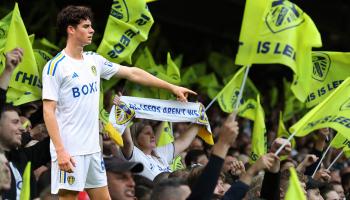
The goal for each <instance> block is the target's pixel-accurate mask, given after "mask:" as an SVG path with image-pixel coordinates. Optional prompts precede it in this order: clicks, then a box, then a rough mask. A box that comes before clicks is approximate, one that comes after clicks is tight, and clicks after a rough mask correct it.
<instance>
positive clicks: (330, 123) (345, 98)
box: [289, 78, 350, 139]
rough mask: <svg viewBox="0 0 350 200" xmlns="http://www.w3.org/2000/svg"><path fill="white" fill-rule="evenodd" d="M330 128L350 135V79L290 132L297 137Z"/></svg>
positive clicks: (346, 135) (348, 137) (344, 134)
mask: <svg viewBox="0 0 350 200" xmlns="http://www.w3.org/2000/svg"><path fill="white" fill-rule="evenodd" d="M326 127H330V128H333V129H335V130H337V131H338V133H340V134H343V136H344V137H345V138H347V139H350V135H349V134H347V133H349V131H350V78H347V79H346V80H345V81H344V82H343V83H342V84H341V85H340V86H339V87H338V88H337V89H336V90H335V91H334V92H332V93H331V94H330V95H329V96H328V97H327V98H326V99H325V100H323V101H322V102H321V103H320V104H318V105H317V106H316V107H314V108H313V109H312V110H310V111H309V112H308V113H307V114H306V115H305V116H304V117H303V118H302V119H300V120H299V121H298V122H297V123H296V124H294V125H293V126H292V127H291V128H290V129H289V130H290V132H291V133H294V132H296V136H305V135H307V134H308V133H310V132H311V131H314V130H317V129H320V128H326Z"/></svg>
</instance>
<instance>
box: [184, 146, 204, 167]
mask: <svg viewBox="0 0 350 200" xmlns="http://www.w3.org/2000/svg"><path fill="white" fill-rule="evenodd" d="M207 163H208V157H207V155H206V154H205V151H203V150H199V149H192V150H189V151H188V152H187V154H186V156H185V164H186V167H188V168H190V167H191V166H192V165H193V164H200V165H202V166H204V165H206V164H207Z"/></svg>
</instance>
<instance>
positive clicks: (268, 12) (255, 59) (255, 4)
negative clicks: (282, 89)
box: [236, 0, 322, 101]
mask: <svg viewBox="0 0 350 200" xmlns="http://www.w3.org/2000/svg"><path fill="white" fill-rule="evenodd" d="M239 42H240V46H239V49H238V53H237V55H236V64H238V65H250V64H252V63H259V64H266V63H280V64H284V65H286V66H288V67H290V68H291V69H292V70H293V71H294V73H295V80H294V83H295V84H293V85H292V89H293V92H294V93H295V95H296V96H297V98H298V99H299V100H301V101H304V100H305V99H306V96H307V93H306V91H308V90H307V89H308V87H309V86H308V85H307V84H308V83H309V82H308V81H309V79H310V75H311V73H312V69H311V68H307V67H305V66H311V62H312V61H311V48H312V47H320V46H321V45H322V42H321V37H320V34H319V32H318V30H317V28H316V26H315V24H314V23H313V21H312V20H311V18H310V17H309V16H308V15H307V14H306V13H304V12H303V11H302V10H301V9H300V8H299V7H298V6H297V5H295V4H294V3H291V2H289V1H287V0H284V1H281V0H247V1H246V5H245V10H244V16H243V22H242V27H241V33H240V38H239Z"/></svg>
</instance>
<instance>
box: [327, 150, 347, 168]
mask: <svg viewBox="0 0 350 200" xmlns="http://www.w3.org/2000/svg"><path fill="white" fill-rule="evenodd" d="M343 153H344V150H343V149H342V150H341V152H340V153H339V154H338V155H337V157H336V158H334V160H333V162H332V163H331V164H330V165H329V166H328V168H327V170H329V169H330V168H331V167H332V166H333V165H334V163H335V162H336V161H337V160H338V159H339V158H340V156H341V155H343Z"/></svg>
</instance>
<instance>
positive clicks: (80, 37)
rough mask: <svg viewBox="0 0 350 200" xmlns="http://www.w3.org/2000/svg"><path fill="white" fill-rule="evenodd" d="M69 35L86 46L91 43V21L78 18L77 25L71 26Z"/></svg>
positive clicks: (92, 32) (92, 31)
mask: <svg viewBox="0 0 350 200" xmlns="http://www.w3.org/2000/svg"><path fill="white" fill-rule="evenodd" d="M72 28H73V29H71V36H72V37H73V38H74V39H75V40H76V41H77V42H78V44H79V45H81V46H86V45H89V44H91V42H92V36H93V35H94V32H95V31H94V29H93V28H92V25H91V21H90V20H89V19H87V20H80V23H79V24H78V25H77V27H75V28H74V27H72Z"/></svg>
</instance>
